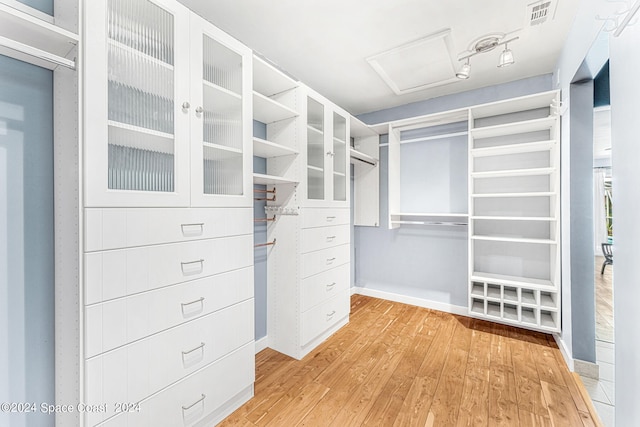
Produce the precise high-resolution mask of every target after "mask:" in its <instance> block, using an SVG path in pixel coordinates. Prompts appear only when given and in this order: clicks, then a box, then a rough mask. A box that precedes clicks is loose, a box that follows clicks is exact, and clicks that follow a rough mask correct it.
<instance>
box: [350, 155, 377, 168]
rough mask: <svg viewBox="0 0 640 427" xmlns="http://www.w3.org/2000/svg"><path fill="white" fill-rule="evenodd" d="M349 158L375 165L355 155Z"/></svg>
mask: <svg viewBox="0 0 640 427" xmlns="http://www.w3.org/2000/svg"><path fill="white" fill-rule="evenodd" d="M351 158H352V159H353V160H357V161H359V162H362V163H366V164H368V165H371V166H375V165H376V164H375V163H373V162H370V161H367V160H364V159H361V158H359V157H356V156H351Z"/></svg>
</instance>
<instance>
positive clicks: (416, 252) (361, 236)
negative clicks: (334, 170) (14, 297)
mask: <svg viewBox="0 0 640 427" xmlns="http://www.w3.org/2000/svg"><path fill="white" fill-rule="evenodd" d="M551 85H552V82H551V75H543V76H538V77H532V78H529V79H523V80H519V81H516V82H511V83H506V84H503V85H498V86H492V87H487V88H483V89H477V90H474V91H469V92H464V93H459V94H454V95H450V96H445V97H440V98H434V99H430V100H426V101H423V102H418V103H413V104H407V105H404V106H400V107H395V108H392V109H388V110H383V111H378V112H373V113H367V114H364V115H362V116H360V117H359V118H360V119H362V120H364V121H366V122H367V123H377V122H385V121H390V120H396V119H399V118H406V117H414V116H420V115H424V114H430V113H434V112H438V111H445V110H449V109H453V108H462V107H466V106H470V105H476V104H482V103H485V102H492V101H497V100H501V99H508V98H513V97H517V96H523V95H528V94H532V93H538V92H543V91H547V90H551V89H552V87H551ZM386 142H387V137H386V135H383V136H382V138H381V143H383V146H381V149H380V220H381V223H382V224H383V225H382V226H381V227H354V228H355V233H354V236H355V239H354V244H355V258H354V260H353V262H354V264H355V274H356V279H355V286H358V287H363V288H365V289H368V290H372V291H382V292H389V293H393V294H397V295H399V296H401V297H410V298H419V299H423V300H429V301H431V302H436V303H441V304H450V305H453V306H460V308H461V309H463V310H466V306H467V287H468V285H467V280H468V278H467V259H468V243H467V229H466V227H445V226H402V227H401V228H399V229H395V230H389V229H387V227H386V225H385V224H386V218H387V215H388V205H387V203H388V196H387V183H388V176H387V167H388V164H387V154H388V151H387V147H386V146H385V145H384V144H385V143H386ZM418 144H422V143H416V146H415V148H419V147H418ZM426 144H428V143H426ZM407 145H412V144H407ZM425 147H426V149H427V151H428V153H427V152H425V155H428V156H430V158H428V161H427V160H426V159H425V162H424V165H425V166H426V167H431V168H434V167H448V165H449V164H450V163H451V159H452V158H456V157H459V156H461V155H462V154H461V153H456V154H454V155H453V156H452V153H451V152H450V151H442V152H439V150H437V149H433V150H430V149H429V147H428V146H425ZM451 147H455V145H453V144H452V145H451ZM465 155H466V153H465ZM454 163H455V162H454ZM415 171H416V172H415V173H416V178H420V179H422V176H419V175H423V174H424V173H425V171H424V170H422V171H420V169H417V168H416V169H415ZM402 175H403V178H402V181H403V182H405V181H410V180H411V173H409V174H407V173H402ZM455 188H458V191H466V188H461V183H459V182H458V183H455V184H453V185H452V186H451V189H452V190H454V189H455ZM416 191H418V189H416ZM430 196H432V194H431V195H430V194H428V193H424V192H422V193H420V194H416V197H421V198H429V197H430ZM403 197H404V195H403ZM452 208H453V206H452ZM454 209H455V208H454Z"/></svg>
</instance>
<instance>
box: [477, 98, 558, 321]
mask: <svg viewBox="0 0 640 427" xmlns="http://www.w3.org/2000/svg"><path fill="white" fill-rule="evenodd" d="M557 102H558V93H557V92H547V93H543V94H538V95H533V96H528V97H523V98H519V99H514V100H508V101H502V102H497V103H492V104H487V105H481V106H477V107H472V108H471V109H470V118H469V212H470V214H469V220H470V221H469V272H470V273H469V314H470V315H473V316H476V317H481V318H485V319H488V320H493V321H498V322H502V323H508V324H512V325H517V326H521V327H526V328H530V329H537V330H541V331H545V332H558V331H559V330H560V326H561V325H560V247H559V243H560V226H559V218H560V215H559V190H560V175H559V165H560V163H559V146H558V143H557V141H558V140H559V121H558V116H557V115H556V114H555V106H556V105H557Z"/></svg>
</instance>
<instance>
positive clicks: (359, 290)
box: [351, 286, 469, 316]
mask: <svg viewBox="0 0 640 427" xmlns="http://www.w3.org/2000/svg"><path fill="white" fill-rule="evenodd" d="M353 294H359V295H364V296H368V297H373V298H380V299H386V300H389V301H394V302H399V303H403V304H409V305H415V306H418V307H424V308H430V309H432V310H438V311H444V312H445V313H451V314H459V315H461V316H468V315H469V312H468V311H467V307H466V306H464V307H463V306H460V305H453V304H446V303H442V302H439V301H432V300H427V299H423V298H417V297H410V296H407V295H401V294H395V293H393V292H385V291H378V290H375V289H369V288H363V287H359V286H353V287H352V288H351V295H353Z"/></svg>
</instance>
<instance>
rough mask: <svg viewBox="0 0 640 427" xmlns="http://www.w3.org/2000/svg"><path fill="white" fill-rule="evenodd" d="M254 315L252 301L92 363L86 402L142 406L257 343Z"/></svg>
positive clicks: (111, 406)
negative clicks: (194, 374) (168, 387)
mask: <svg viewBox="0 0 640 427" xmlns="http://www.w3.org/2000/svg"><path fill="white" fill-rule="evenodd" d="M253 311H254V301H253V299H250V300H247V301H245V302H242V303H239V304H236V305H234V306H231V307H228V308H225V309H223V310H220V311H217V312H215V313H213V314H210V315H207V316H205V317H202V318H200V319H197V320H194V321H192V322H189V323H186V324H184V325H181V326H178V327H176V328H172V329H169V330H167V331H165V332H162V333H160V334H156V335H153V336H151V337H149V338H146V339H143V340H140V341H137V342H135V343H132V344H129V345H127V346H124V347H120V348H118V349H116V350H113V351H111V352H107V353H104V354H102V355H100V356H97V357H94V358H92V359H89V360H87V362H86V377H87V384H86V399H85V403H88V404H102V403H106V404H107V405H108V407H110V408H113V407H114V405H115V403H118V402H139V401H141V400H142V399H144V398H146V397H148V396H150V395H152V394H153V393H156V392H157V391H159V390H161V389H163V388H165V387H167V386H169V385H170V384H173V383H174V382H176V381H178V380H180V379H181V378H184V377H185V376H187V375H189V374H191V373H193V372H195V371H197V370H198V369H201V368H202V367H204V366H206V365H207V364H209V363H212V362H214V361H215V360H217V359H220V358H221V357H223V356H225V355H226V354H228V353H230V352H232V351H233V350H235V349H237V348H239V347H241V346H243V345H245V344H247V343H253V339H254V323H253V322H254V315H253ZM216 383H217V385H218V386H219V387H223V385H222V384H220V383H219V382H216ZM98 417H99V416H98ZM93 421H94V420H92V423H93ZM154 425H173V424H162V423H160V424H154Z"/></svg>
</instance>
